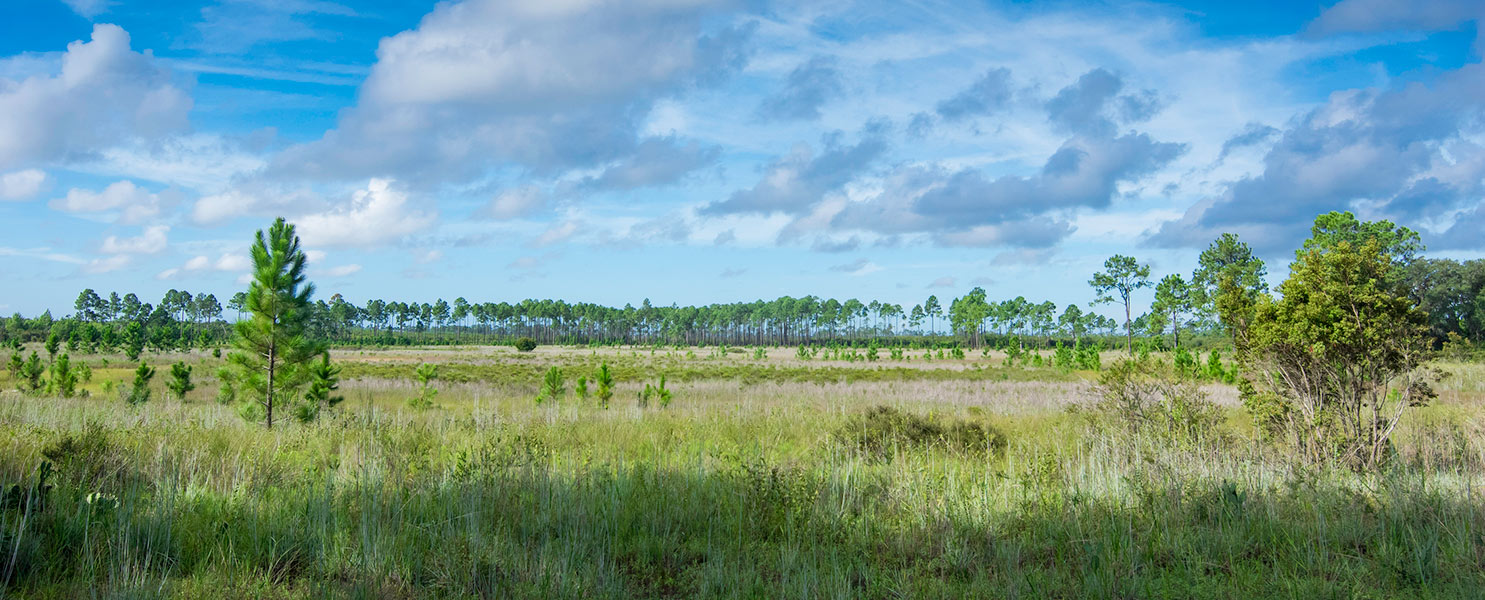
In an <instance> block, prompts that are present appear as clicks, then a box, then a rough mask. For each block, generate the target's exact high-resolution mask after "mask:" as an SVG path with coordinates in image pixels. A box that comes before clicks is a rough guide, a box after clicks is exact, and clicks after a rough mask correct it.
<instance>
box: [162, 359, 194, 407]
mask: <svg viewBox="0 0 1485 600" xmlns="http://www.w3.org/2000/svg"><path fill="white" fill-rule="evenodd" d="M165 388H166V389H168V390H170V395H171V396H173V397H175V399H176V400H180V401H185V399H186V394H188V393H190V392H191V390H194V389H196V384H195V383H192V382H191V367H189V366H187V365H186V363H184V362H177V363H175V364H173V365H170V380H169V381H166V382H165Z"/></svg>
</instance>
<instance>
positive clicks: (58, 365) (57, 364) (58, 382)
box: [47, 353, 78, 398]
mask: <svg viewBox="0 0 1485 600" xmlns="http://www.w3.org/2000/svg"><path fill="white" fill-rule="evenodd" d="M51 371H52V373H51V380H50V381H48V382H47V386H48V387H50V388H51V390H52V393H54V394H57V395H59V396H61V397H63V398H71V397H73V396H75V395H77V377H78V373H77V369H74V368H72V360H71V358H70V357H68V355H67V354H65V353H64V354H62V355H61V356H58V357H57V360H55V361H52V368H51Z"/></svg>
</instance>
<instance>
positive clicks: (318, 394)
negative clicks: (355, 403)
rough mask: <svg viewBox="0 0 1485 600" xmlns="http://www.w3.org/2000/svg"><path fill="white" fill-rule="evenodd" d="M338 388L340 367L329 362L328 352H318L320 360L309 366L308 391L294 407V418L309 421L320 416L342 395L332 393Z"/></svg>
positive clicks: (338, 400)
mask: <svg viewBox="0 0 1485 600" xmlns="http://www.w3.org/2000/svg"><path fill="white" fill-rule="evenodd" d="M338 389H340V367H339V366H337V365H334V364H332V363H331V362H330V353H329V352H324V353H321V354H320V360H319V361H318V362H315V363H313V364H311V365H310V367H309V391H306V392H305V393H304V400H303V401H302V402H300V403H299V404H298V405H297V406H295V407H294V418H295V419H296V420H298V421H299V422H300V423H310V422H313V421H315V420H316V419H319V418H320V414H321V413H323V412H324V411H325V410H328V409H331V408H335V406H336V405H338V404H340V403H341V401H343V400H345V398H344V397H342V396H335V395H332V393H333V392H334V391H335V390H338Z"/></svg>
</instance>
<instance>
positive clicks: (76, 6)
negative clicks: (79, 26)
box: [62, 0, 113, 19]
mask: <svg viewBox="0 0 1485 600" xmlns="http://www.w3.org/2000/svg"><path fill="white" fill-rule="evenodd" d="M62 3H63V4H66V5H67V8H70V9H72V12H75V13H77V14H78V15H80V16H82V18H84V19H91V18H93V17H96V16H98V15H101V14H103V13H104V12H105V11H107V10H108V7H109V6H111V5H112V4H113V2H111V1H110V0H62Z"/></svg>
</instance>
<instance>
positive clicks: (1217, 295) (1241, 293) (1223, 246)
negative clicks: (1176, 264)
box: [1191, 233, 1268, 345]
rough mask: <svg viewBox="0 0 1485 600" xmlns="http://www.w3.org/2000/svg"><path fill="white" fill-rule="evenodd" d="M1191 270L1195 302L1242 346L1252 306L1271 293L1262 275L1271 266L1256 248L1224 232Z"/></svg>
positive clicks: (1265, 273)
mask: <svg viewBox="0 0 1485 600" xmlns="http://www.w3.org/2000/svg"><path fill="white" fill-rule="evenodd" d="M1197 264H1198V266H1197V268H1196V272H1194V273H1192V277H1191V280H1192V281H1191V283H1192V303H1193V304H1194V305H1196V306H1197V307H1199V308H1200V312H1201V313H1202V314H1204V315H1207V316H1216V317H1218V318H1219V319H1220V320H1221V322H1222V325H1223V326H1224V327H1225V328H1226V329H1227V331H1228V334H1229V335H1231V336H1233V338H1234V340H1235V342H1236V343H1238V344H1239V345H1241V343H1242V341H1243V340H1244V339H1245V338H1246V331H1247V325H1248V323H1249V322H1251V321H1252V312H1253V307H1254V306H1255V305H1256V304H1257V302H1258V299H1259V297H1261V296H1263V295H1264V294H1266V293H1267V292H1268V283H1266V282H1265V281H1264V280H1263V278H1264V276H1265V275H1267V273H1268V268H1267V267H1265V266H1264V264H1263V261H1262V260H1261V259H1259V258H1258V257H1257V256H1256V255H1255V254H1254V253H1253V248H1252V247H1250V246H1248V244H1246V243H1244V242H1242V241H1241V240H1239V239H1238V236H1237V235H1236V234H1231V233H1224V234H1222V236H1221V237H1218V238H1217V239H1216V240H1214V241H1213V242H1212V243H1211V245H1210V246H1208V247H1207V249H1206V250H1203V251H1202V253H1201V256H1200V257H1199V258H1198V259H1197Z"/></svg>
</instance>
